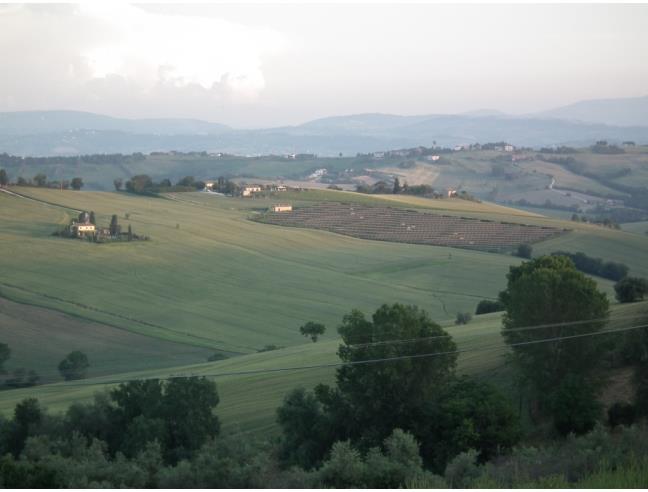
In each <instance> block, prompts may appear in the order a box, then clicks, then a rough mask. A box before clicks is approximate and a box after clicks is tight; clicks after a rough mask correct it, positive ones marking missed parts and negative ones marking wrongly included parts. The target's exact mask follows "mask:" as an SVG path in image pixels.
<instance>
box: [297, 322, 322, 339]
mask: <svg viewBox="0 0 648 492" xmlns="http://www.w3.org/2000/svg"><path fill="white" fill-rule="evenodd" d="M325 331H326V327H325V326H324V325H323V324H321V323H314V322H313V321H309V322H308V323H306V324H305V325H302V326H300V327H299V333H301V334H302V335H304V336H305V337H309V338H310V339H311V340H312V341H313V342H317V339H318V338H319V337H320V336H322V335H323V334H324V332H325Z"/></svg>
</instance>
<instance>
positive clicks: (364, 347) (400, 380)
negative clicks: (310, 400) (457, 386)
mask: <svg viewBox="0 0 648 492" xmlns="http://www.w3.org/2000/svg"><path fill="white" fill-rule="evenodd" d="M338 331H339V333H340V335H341V336H342V341H343V344H342V345H340V347H339V349H338V355H339V357H340V359H341V360H342V362H345V363H348V365H344V366H342V367H340V368H339V369H338V370H337V374H336V382H337V388H336V389H335V390H330V389H328V388H327V387H324V386H320V387H318V389H317V391H318V393H319V397H320V401H322V402H323V403H324V404H325V407H326V408H327V410H328V412H329V413H331V414H333V415H335V417H334V422H335V423H336V425H337V426H338V427H340V428H342V429H345V433H346V434H347V436H348V437H351V438H360V437H362V438H363V440H364V441H365V442H366V443H367V445H380V444H381V442H382V441H383V439H385V438H386V437H387V436H388V435H389V434H390V433H391V432H392V430H393V429H395V428H400V429H403V430H410V429H412V427H413V426H414V424H415V422H416V421H417V420H418V417H419V416H420V413H421V412H422V410H423V409H424V408H425V406H426V405H427V404H428V403H429V401H430V400H431V399H434V397H435V395H437V394H438V393H439V392H440V389H441V388H443V387H444V386H445V385H446V384H447V383H448V382H449V381H450V379H451V377H452V375H453V374H454V369H455V365H456V360H457V354H456V350H457V346H456V344H455V343H454V341H453V340H452V337H450V335H448V333H447V332H446V331H445V330H443V329H442V328H441V327H440V326H439V325H437V324H436V323H434V322H433V321H432V320H430V318H429V317H428V315H427V313H426V312H425V311H422V310H420V309H418V308H417V307H416V306H405V305H402V304H394V305H392V306H388V305H386V304H385V305H383V306H381V307H380V308H379V309H378V310H377V311H376V312H375V313H374V314H373V316H372V319H371V320H368V319H366V318H365V316H364V314H362V313H361V312H360V311H357V310H354V311H352V312H351V314H349V315H346V316H345V317H344V318H343V321H342V325H341V326H340V327H339V328H338ZM395 340H398V341H399V343H390V341H395ZM403 340H409V341H410V342H408V343H402V341H403ZM431 354H434V355H431ZM381 359H382V360H384V361H383V362H380V363H376V364H363V363H362V362H363V361H367V360H381ZM385 359H386V360H385ZM389 359H392V360H389Z"/></svg>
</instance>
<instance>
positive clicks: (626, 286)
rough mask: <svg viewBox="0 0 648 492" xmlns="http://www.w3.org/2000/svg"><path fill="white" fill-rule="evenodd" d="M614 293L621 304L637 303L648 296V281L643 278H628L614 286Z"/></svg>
mask: <svg viewBox="0 0 648 492" xmlns="http://www.w3.org/2000/svg"><path fill="white" fill-rule="evenodd" d="M614 292H615V295H616V298H617V301H619V302H637V301H641V300H643V298H644V296H645V295H647V294H648V281H647V280H646V279H644V278H641V277H626V278H623V279H621V280H619V281H618V282H617V283H616V284H614Z"/></svg>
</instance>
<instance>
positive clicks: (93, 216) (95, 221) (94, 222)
mask: <svg viewBox="0 0 648 492" xmlns="http://www.w3.org/2000/svg"><path fill="white" fill-rule="evenodd" d="M90 223H91V224H94V225H97V219H96V218H95V213H94V211H93V210H90Z"/></svg>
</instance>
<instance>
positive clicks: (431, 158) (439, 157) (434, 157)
mask: <svg viewBox="0 0 648 492" xmlns="http://www.w3.org/2000/svg"><path fill="white" fill-rule="evenodd" d="M425 159H426V160H428V161H438V160H439V159H441V156H440V155H428V156H425Z"/></svg>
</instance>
